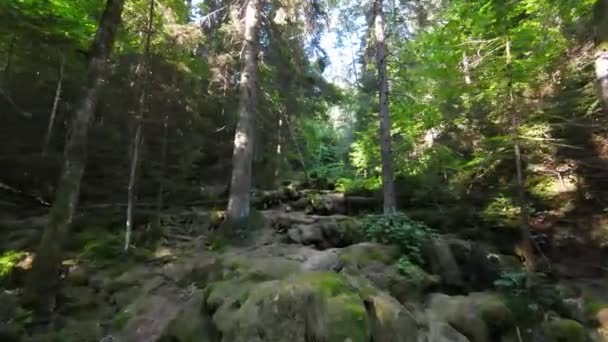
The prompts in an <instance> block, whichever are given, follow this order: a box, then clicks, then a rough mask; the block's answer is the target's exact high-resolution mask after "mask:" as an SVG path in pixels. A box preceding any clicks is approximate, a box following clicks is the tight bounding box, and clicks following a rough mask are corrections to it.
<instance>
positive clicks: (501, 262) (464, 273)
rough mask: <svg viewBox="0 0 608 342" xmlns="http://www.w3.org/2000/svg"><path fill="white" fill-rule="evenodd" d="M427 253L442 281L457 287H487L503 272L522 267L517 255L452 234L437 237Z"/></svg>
mask: <svg viewBox="0 0 608 342" xmlns="http://www.w3.org/2000/svg"><path fill="white" fill-rule="evenodd" d="M425 257H426V259H427V261H428V263H429V264H430V266H431V269H432V271H433V273H434V274H437V275H439V276H440V277H441V283H442V285H444V287H446V288H449V289H455V290H467V291H468V290H473V291H479V290H485V289H488V288H491V287H493V285H494V281H496V280H497V279H499V278H500V276H501V273H503V272H515V271H520V270H521V269H522V264H521V262H520V261H519V259H517V258H516V257H515V256H510V255H504V254H500V253H498V251H497V250H496V249H494V248H492V247H490V246H487V245H485V244H483V243H478V242H473V241H468V240H462V239H459V238H457V237H454V236H450V235H439V236H436V237H434V238H433V239H432V240H431V241H430V242H429V244H428V245H427V246H426V248H425Z"/></svg>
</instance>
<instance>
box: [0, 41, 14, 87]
mask: <svg viewBox="0 0 608 342" xmlns="http://www.w3.org/2000/svg"><path fill="white" fill-rule="evenodd" d="M16 44H17V35H16V34H13V36H12V37H11V41H10V43H9V45H8V52H7V54H6V63H5V64H4V69H3V70H2V82H1V83H0V86H1V87H5V88H6V89H7V92H8V88H9V81H10V72H11V67H12V65H13V55H14V54H15V45H16Z"/></svg>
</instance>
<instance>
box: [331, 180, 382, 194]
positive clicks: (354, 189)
mask: <svg viewBox="0 0 608 342" xmlns="http://www.w3.org/2000/svg"><path fill="white" fill-rule="evenodd" d="M381 189H382V179H381V178H380V177H373V178H371V177H370V178H359V177H355V178H340V179H338V180H337V181H336V190H338V191H341V192H344V193H345V194H352V195H359V194H363V195H369V194H373V193H375V192H377V191H379V190H381Z"/></svg>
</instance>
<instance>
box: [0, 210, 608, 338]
mask: <svg viewBox="0 0 608 342" xmlns="http://www.w3.org/2000/svg"><path fill="white" fill-rule="evenodd" d="M327 211H329V210H327ZM260 213H261V214H262V215H261V217H260V220H259V222H258V224H257V230H256V231H254V232H253V233H252V234H251V239H249V241H247V242H246V243H243V244H241V245H238V246H223V245H222V244H221V243H220V242H221V240H217V239H216V238H214V232H213V231H210V230H209V228H213V227H214V224H212V221H213V220H214V219H213V215H211V214H209V212H199V213H198V214H196V215H195V216H198V217H199V218H200V219H201V222H199V223H197V222H196V220H194V221H192V220H191V221H190V223H189V228H188V229H187V231H184V229H183V224H181V223H180V224H177V225H176V226H174V227H173V228H172V230H173V232H172V233H171V232H169V234H167V236H171V237H173V238H172V239H169V240H168V241H167V243H165V244H164V246H163V247H160V248H159V249H158V250H156V251H155V253H154V255H153V256H148V257H146V258H145V259H143V260H141V261H140V262H138V263H137V264H136V266H134V267H129V268H127V269H120V270H116V269H112V268H110V269H107V268H105V269H91V268H87V266H86V264H83V263H79V262H78V261H75V262H73V263H71V264H68V266H67V272H66V276H65V284H66V286H65V287H64V290H63V293H62V297H61V298H60V303H59V304H58V308H59V311H58V313H59V316H58V319H57V320H56V322H54V325H55V329H54V330H55V331H54V332H52V333H47V332H45V333H42V332H34V331H26V332H25V333H24V332H23V331H22V332H21V333H19V332H15V331H13V332H11V327H12V326H13V325H15V323H17V321H18V320H16V319H14V317H18V315H19V312H15V309H13V306H10V305H9V308H5V309H4V310H3V311H5V312H1V313H0V314H1V315H2V317H0V318H2V320H3V322H5V323H3V325H1V326H0V334H2V335H0V337H2V338H0V340H2V341H11V339H12V340H15V341H19V340H31V341H67V342H70V341H83V342H84V341H105V342H109V341H124V342H144V341H145V342H154V341H164V342H198V341H200V342H206V341H209V342H256V341H259V342H262V341H264V342H282V341H290V342H297V341H301V342H347V341H348V342H370V341H373V342H393V341H395V342H399V341H416V342H418V341H420V342H423V341H426V342H451V341H454V342H467V341H470V342H494V341H500V342H511V341H513V342H519V341H555V342H559V341H572V342H578V341H587V340H589V339H590V338H592V337H593V338H594V339H596V340H598V341H602V339H601V336H600V333H601V331H602V329H601V327H602V325H601V324H602V323H603V324H606V323H608V320H606V319H605V314H604V316H602V314H601V312H602V309H603V308H604V306H603V303H604V302H603V299H602V298H600V297H602V296H603V294H602V291H601V290H599V291H598V290H597V289H596V290H595V294H594V295H590V293H593V291H591V290H589V289H592V288H593V287H592V286H588V288H589V289H586V290H584V291H582V290H580V286H578V285H577V284H575V285H572V284H565V283H564V284H562V285H561V287H560V291H561V292H560V294H563V295H562V297H560V299H559V300H560V303H566V304H569V306H568V305H566V307H565V309H564V310H563V311H562V312H549V311H543V312H539V310H535V309H534V308H532V309H530V308H528V306H531V305H537V303H536V302H534V301H529V302H522V303H517V302H514V301H513V298H510V297H509V296H507V295H505V293H504V292H501V293H498V292H495V290H493V288H494V284H495V282H496V280H503V281H504V279H503V278H502V277H503V275H504V274H505V272H507V273H509V272H511V273H515V274H516V273H517V272H519V271H520V270H521V265H520V264H519V262H518V260H517V258H515V257H513V256H507V255H501V254H499V253H498V252H497V251H496V250H495V249H493V248H492V247H491V246H487V245H483V244H480V243H475V242H472V241H465V240H461V239H458V238H456V237H453V236H436V237H435V238H434V239H433V241H432V243H430V245H429V246H428V248H427V250H426V251H425V259H426V260H425V261H426V266H425V269H426V270H423V269H422V268H420V267H417V266H410V268H409V269H408V270H407V272H403V270H401V269H400V268H399V265H398V258H399V251H398V250H397V249H396V248H394V247H391V246H386V245H381V244H376V243H372V242H360V239H358V237H357V234H356V228H355V222H354V221H353V218H351V217H348V216H344V215H324V216H319V215H313V214H312V213H311V210H308V213H307V212H305V211H294V209H293V208H284V209H280V210H265V211H262V212H260ZM324 214H329V212H324ZM210 222H211V223H210ZM117 262H119V261H117ZM539 283H541V282H539ZM600 283H601V282H600ZM549 286H553V284H551V285H549ZM534 288H535V289H537V288H541V286H536V285H535V286H534ZM600 288H605V287H602V285H600ZM572 289H577V290H576V291H571V290H572ZM569 290H570V293H568V291H569ZM598 292H599V294H598ZM535 295H538V296H544V294H543V293H542V292H540V290H539V292H536V293H535ZM3 296H4V297H5V298H3V301H4V302H6V301H11V300H16V298H15V295H14V293H11V292H7V291H5V292H4V294H3ZM592 298H593V300H592ZM590 305H591V306H594V308H595V309H594V311H593V312H591V311H590V310H589V308H588V307H589V306H590ZM14 307H15V308H16V307H17V306H16V305H14ZM596 314H599V315H597V316H596ZM577 315H578V316H577ZM10 317H13V318H12V319H11V318H10ZM602 317H603V318H602ZM596 319H599V323H598V321H597V320H596ZM602 319H604V320H603V321H602ZM26 325H27V324H26ZM584 325H587V327H585V326H584ZM591 327H599V328H600V329H597V331H596V330H594V329H591ZM20 335H21V336H20Z"/></svg>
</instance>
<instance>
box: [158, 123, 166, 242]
mask: <svg viewBox="0 0 608 342" xmlns="http://www.w3.org/2000/svg"><path fill="white" fill-rule="evenodd" d="M168 139H169V115H167V114H165V117H164V118H163V142H162V146H161V151H160V175H159V177H158V193H157V195H156V227H155V229H157V231H160V229H161V228H160V227H161V220H160V216H161V212H162V210H163V199H164V197H163V196H164V192H165V186H164V185H165V173H166V168H167V154H168V151H169V143H168Z"/></svg>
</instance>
